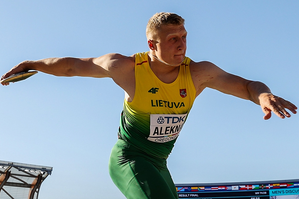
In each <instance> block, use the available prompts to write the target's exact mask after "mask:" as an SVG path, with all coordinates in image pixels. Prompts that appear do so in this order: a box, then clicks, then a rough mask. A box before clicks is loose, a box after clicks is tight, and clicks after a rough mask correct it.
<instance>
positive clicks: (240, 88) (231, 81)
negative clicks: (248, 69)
mask: <svg viewBox="0 0 299 199" xmlns="http://www.w3.org/2000/svg"><path fill="white" fill-rule="evenodd" d="M203 64H204V66H203V70H202V72H203V76H202V77H203V81H202V82H203V83H202V85H203V86H204V87H208V88H212V89H215V90H218V91H220V92H222V93H226V94H229V95H233V96H236V97H240V98H243V99H249V98H250V96H249V93H248V90H247V85H248V83H249V82H251V81H249V80H247V79H244V78H242V77H240V76H237V75H233V74H230V73H228V72H226V71H224V70H222V69H221V68H219V67H218V66H216V65H215V64H213V63H210V62H204V63H203Z"/></svg>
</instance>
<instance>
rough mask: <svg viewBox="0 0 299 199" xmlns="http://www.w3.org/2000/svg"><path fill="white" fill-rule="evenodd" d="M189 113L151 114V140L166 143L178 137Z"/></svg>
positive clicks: (149, 138)
mask: <svg viewBox="0 0 299 199" xmlns="http://www.w3.org/2000/svg"><path fill="white" fill-rule="evenodd" d="M186 118H187V114H151V116H150V134H149V137H148V138H147V139H148V140H149V141H152V142H157V143H165V142H169V141H171V140H174V139H176V138H177V137H178V136H179V133H180V131H181V129H182V128H183V125H184V123H185V121H186Z"/></svg>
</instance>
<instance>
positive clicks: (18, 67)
mask: <svg viewBox="0 0 299 199" xmlns="http://www.w3.org/2000/svg"><path fill="white" fill-rule="evenodd" d="M27 65H28V61H24V62H21V63H20V64H18V65H16V66H15V67H13V68H12V69H10V70H9V71H8V72H7V73H5V74H4V75H3V76H2V77H1V79H0V81H2V80H3V79H5V78H7V77H9V76H11V75H13V74H16V73H20V72H27V71H28V70H29V69H28V67H27ZM1 84H2V85H3V86H7V85H9V82H7V83H3V82H1Z"/></svg>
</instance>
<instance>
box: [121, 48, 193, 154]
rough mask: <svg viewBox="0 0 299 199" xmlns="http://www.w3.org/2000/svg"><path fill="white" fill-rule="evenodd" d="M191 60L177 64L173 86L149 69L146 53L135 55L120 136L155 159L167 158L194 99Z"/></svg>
mask: <svg viewBox="0 0 299 199" xmlns="http://www.w3.org/2000/svg"><path fill="white" fill-rule="evenodd" d="M189 64H190V59H189V58H188V57H186V58H185V59H184V61H183V63H182V64H181V65H180V68H179V74H178V76H177V78H176V80H175V81H174V82H172V83H164V82H162V81H161V80H160V79H159V78H158V77H157V76H156V75H155V74H154V72H153V71H152V70H151V68H150V65H149V60H148V53H147V52H144V53H137V54H136V55H135V83H136V86H135V95H134V98H133V101H132V102H127V101H126V100H125V101H124V110H123V114H122V119H121V125H120V137H121V139H123V140H125V141H127V142H128V143H129V144H131V145H133V146H135V147H136V148H138V149H140V150H142V151H144V152H145V153H147V154H150V155H152V156H155V157H158V158H167V157H168V155H169V153H170V152H171V150H172V148H173V146H174V142H175V141H176V139H177V137H178V135H179V133H180V130H181V129H182V127H183V125H184V123H185V121H186V118H187V116H188V113H189V111H190V109H191V107H192V105H193V102H194V100H195V97H196V90H195V87H194V84H193V81H192V78H191V74H190V68H189Z"/></svg>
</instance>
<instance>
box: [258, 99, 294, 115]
mask: <svg viewBox="0 0 299 199" xmlns="http://www.w3.org/2000/svg"><path fill="white" fill-rule="evenodd" d="M259 102H260V106H261V108H262V110H263V112H264V113H265V116H264V119H265V120H268V119H270V118H271V112H273V113H275V114H276V115H277V116H278V117H280V118H282V119H284V118H285V117H291V114H290V113H289V112H288V111H286V109H288V110H290V111H291V112H292V113H293V114H296V113H297V111H296V109H297V107H296V106H295V105H294V104H292V103H291V102H289V101H287V100H285V99H283V98H281V97H278V96H275V95H273V94H272V93H262V94H260V96H259Z"/></svg>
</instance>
